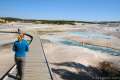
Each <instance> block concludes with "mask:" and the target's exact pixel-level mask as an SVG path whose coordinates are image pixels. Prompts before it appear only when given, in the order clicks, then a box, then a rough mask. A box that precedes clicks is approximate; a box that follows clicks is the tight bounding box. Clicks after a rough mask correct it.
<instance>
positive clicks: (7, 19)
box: [0, 17, 120, 25]
mask: <svg viewBox="0 0 120 80" xmlns="http://www.w3.org/2000/svg"><path fill="white" fill-rule="evenodd" d="M17 21H19V22H24V23H34V24H58V25H61V24H71V25H75V23H87V24H113V23H119V24H120V21H99V22H97V21H70V20H36V19H21V18H13V17H0V23H9V22H17Z"/></svg>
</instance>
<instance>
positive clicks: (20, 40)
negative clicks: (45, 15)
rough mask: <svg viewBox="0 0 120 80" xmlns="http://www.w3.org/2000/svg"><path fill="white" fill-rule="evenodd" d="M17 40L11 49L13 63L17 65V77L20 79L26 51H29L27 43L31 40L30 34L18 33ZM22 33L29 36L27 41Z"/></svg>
mask: <svg viewBox="0 0 120 80" xmlns="http://www.w3.org/2000/svg"><path fill="white" fill-rule="evenodd" d="M18 34H19V35H18V37H17V40H16V41H15V42H14V45H13V51H15V63H16V66H17V75H16V77H17V79H18V80H22V77H23V68H24V64H25V57H26V52H28V51H29V45H30V43H31V42H32V39H33V38H32V36H30V35H28V34H25V33H24V34H23V33H18ZM24 35H27V36H29V37H30V38H31V40H30V42H29V43H28V42H27V40H25V39H24Z"/></svg>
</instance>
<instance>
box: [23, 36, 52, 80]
mask: <svg viewBox="0 0 120 80" xmlns="http://www.w3.org/2000/svg"><path fill="white" fill-rule="evenodd" d="M23 80H52V79H51V75H50V71H49V68H48V65H47V63H46V59H45V55H44V51H43V49H42V45H41V41H40V38H39V37H38V35H34V39H33V42H32V43H31V45H30V51H29V53H28V56H27V57H26V64H25V68H24V76H23Z"/></svg>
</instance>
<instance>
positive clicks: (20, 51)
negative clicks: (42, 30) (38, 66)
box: [13, 39, 29, 57]
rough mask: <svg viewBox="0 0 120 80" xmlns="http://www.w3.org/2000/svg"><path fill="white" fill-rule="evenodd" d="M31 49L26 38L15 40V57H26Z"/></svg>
mask: <svg viewBox="0 0 120 80" xmlns="http://www.w3.org/2000/svg"><path fill="white" fill-rule="evenodd" d="M28 50H29V45H28V43H27V41H26V40H24V39H22V40H21V41H18V40H17V41H15V42H14V45H13V51H15V57H25V56H26V52H28Z"/></svg>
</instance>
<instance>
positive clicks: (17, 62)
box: [15, 57, 20, 78]
mask: <svg viewBox="0 0 120 80" xmlns="http://www.w3.org/2000/svg"><path fill="white" fill-rule="evenodd" d="M15 63H16V69H17V74H16V77H17V78H20V60H19V58H17V57H15Z"/></svg>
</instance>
